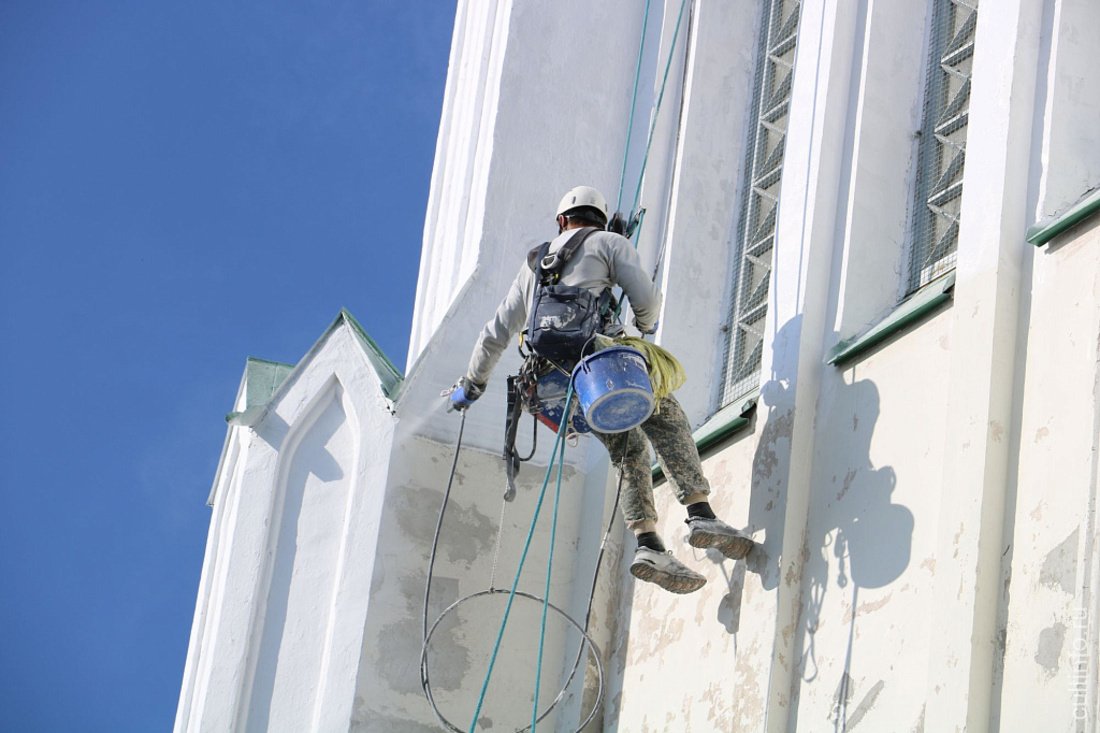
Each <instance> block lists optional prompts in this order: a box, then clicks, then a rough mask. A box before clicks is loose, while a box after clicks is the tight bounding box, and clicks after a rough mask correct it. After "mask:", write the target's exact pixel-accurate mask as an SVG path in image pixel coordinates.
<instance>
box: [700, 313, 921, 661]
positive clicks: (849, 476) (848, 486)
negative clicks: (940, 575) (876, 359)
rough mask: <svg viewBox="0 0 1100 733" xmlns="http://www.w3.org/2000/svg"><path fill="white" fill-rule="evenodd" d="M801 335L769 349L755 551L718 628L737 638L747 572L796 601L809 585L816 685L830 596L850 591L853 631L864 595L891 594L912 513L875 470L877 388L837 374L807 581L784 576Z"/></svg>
mask: <svg viewBox="0 0 1100 733" xmlns="http://www.w3.org/2000/svg"><path fill="white" fill-rule="evenodd" d="M800 328H801V319H800V318H796V319H793V320H791V321H789V322H788V323H787V324H786V325H785V326H784V327H783V328H781V329H780V330H779V332H778V333H777V334H776V336H775V338H774V339H773V341H772V343H771V344H765V346H766V347H770V348H771V349H772V351H773V353H772V357H773V358H772V364H773V371H772V374H771V378H770V379H769V380H768V381H766V382H765V383H764V384H763V385H762V386H761V389H760V399H759V403H758V407H757V413H756V420H763V425H762V426H761V427H760V438H759V441H758V443H757V447H756V451H755V454H754V456H753V463H752V477H751V493H750V499H749V512H748V522H747V527H746V530H747V531H748V532H751V533H752V535H753V538H754V539H755V540H756V542H757V544H756V545H755V546H754V547H753V550H752V551H751V552H750V553H749V555H748V557H747V558H746V559H745V561H744V562H738V563H735V564H734V565H733V567H732V568H730V573H729V575H728V577H727V581H728V582H729V587H730V590H729V593H728V594H727V595H726V597H725V598H724V599H723V601H722V603H721V604H720V608H719V612H718V619H719V621H720V622H721V623H723V625H725V627H726V629H727V630H728V631H729V632H730V633H733V632H736V631H737V627H738V626H739V612H740V606H741V596H742V593H743V589H744V584H745V577H746V573H752V574H755V575H757V576H759V578H760V583H761V585H762V586H763V588H764V589H765V590H774V589H776V588H777V587H778V586H779V584H780V583H785V584H786V585H787V586H788V591H791V592H797V591H798V590H799V584H801V588H802V591H803V593H804V597H803V599H802V609H801V613H800V619H801V622H800V624H799V629H798V633H799V646H798V647H797V648H799V649H801V650H802V653H803V672H804V674H809V675H811V677H812V675H816V662H815V661H814V659H813V657H814V647H813V634H814V633H816V630H817V625H818V615H819V613H820V610H821V607H822V602H823V600H824V597H825V592H826V590H827V589H828V588H829V587H830V585H831V584H835V586H836V587H837V588H841V589H845V592H848V591H849V590H850V591H851V593H852V596H853V600H852V612H851V616H852V622H853V624H854V617H855V615H856V614H857V612H856V605H855V603H856V598H857V594H858V589H859V588H860V587H863V588H877V587H882V586H884V585H887V584H888V583H890V582H892V581H893V580H895V579H897V578H898V577H899V576H900V575H901V573H902V572H903V571H904V570H905V568H906V567H907V566H908V564H909V556H910V550H911V546H912V535H913V514H912V512H910V511H909V509H907V508H906V507H904V506H901V505H899V504H895V503H893V502H892V498H891V495H892V493H893V490H894V487H895V485H896V483H897V477H896V476H895V473H894V470H893V468H891V467H890V466H882V467H877V468H876V467H875V466H874V464H873V463H872V461H871V456H870V448H871V437H872V435H873V433H874V429H875V424H876V422H877V420H878V415H879V395H878V388H877V387H876V386H875V384H874V382H872V381H870V380H866V379H864V380H859V379H856V380H854V381H851V382H849V381H847V380H845V379H843V378H841V375H839V374H838V375H836V376H837V379H836V380H835V381H831V382H830V383H829V384H827V385H823V389H822V393H821V395H822V396H821V398H820V401H819V403H818V405H817V415H816V419H815V437H814V442H815V445H814V447H813V448H814V450H813V456H814V459H813V460H814V465H813V474H812V475H811V477H810V487H811V488H810V491H811V496H810V497H809V515H808V518H807V521H806V530H807V537H806V543H805V545H804V546H803V561H804V564H803V566H802V572H801V573H798V572H797V570H794V568H797V565H791V564H790V563H788V564H787V565H788V567H790V568H792V569H789V570H787V571H786V573H787V575H788V576H790V577H781V573H782V572H783V569H782V568H783V563H782V551H783V539H784V528H785V525H786V522H787V507H788V486H789V482H790V475H791V438H792V435H793V430H794V422H795V405H794V401H795V400H794V394H795V390H794V381H795V376H796V375H795V374H794V373H793V371H794V369H795V365H796V363H797V360H796V359H795V358H794V354H795V353H796V349H797V346H798V340H799V336H800V334H799V330H800ZM821 447H825V448H827V449H828V450H825V451H822V450H820V448H821ZM800 490H805V489H800ZM830 556H831V557H832V558H833V559H835V568H836V571H835V575H836V577H835V579H830V571H831V566H830ZM727 567H728V564H727ZM849 586H850V588H849ZM806 635H809V637H810V638H809V642H808V643H807V642H806Z"/></svg>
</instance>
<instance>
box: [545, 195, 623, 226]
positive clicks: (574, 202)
mask: <svg viewBox="0 0 1100 733" xmlns="http://www.w3.org/2000/svg"><path fill="white" fill-rule="evenodd" d="M580 208H590V209H595V210H596V211H598V212H600V214H601V215H602V216H603V220H604V223H605V224H606V223H607V220H608V218H609V217H610V212H609V211H608V208H607V199H605V198H604V197H603V194H602V193H600V192H599V191H597V190H596V189H594V188H592V187H591V186H577V187H576V188H573V189H571V190H570V191H569V193H567V194H565V195H564V196H562V197H561V203H559V204H558V212H557V214H555V217H558V216H561V215H562V214H566V215H568V214H569V212H570V211H573V210H574V209H580Z"/></svg>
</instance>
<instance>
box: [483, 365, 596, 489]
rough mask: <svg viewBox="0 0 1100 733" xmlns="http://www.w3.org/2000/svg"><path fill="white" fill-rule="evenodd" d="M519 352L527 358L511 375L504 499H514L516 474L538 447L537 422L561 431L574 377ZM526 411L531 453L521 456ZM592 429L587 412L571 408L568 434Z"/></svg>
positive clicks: (505, 436) (506, 432) (505, 427)
mask: <svg viewBox="0 0 1100 733" xmlns="http://www.w3.org/2000/svg"><path fill="white" fill-rule="evenodd" d="M520 355H521V356H523V357H524V361H523V365H522V366H521V367H520V371H519V374H516V375H511V376H509V377H508V395H507V407H506V410H507V411H506V414H505V422H504V449H503V453H502V456H501V457H502V458H503V459H504V473H505V476H506V478H507V481H508V485H507V488H506V489H505V491H504V500H505V501H512V500H513V499H515V497H516V476H517V475H518V474H519V468H520V464H521V463H526V462H527V461H529V460H531V458H532V457H534V455H535V450H536V448H537V447H538V424H539V423H542V424H543V425H545V426H546V427H548V428H550V429H551V430H552V431H554V433H557V432H558V428H559V426H560V425H561V420H562V416H563V414H564V412H565V397H566V393H567V392H568V390H569V381H570V378H571V377H570V375H569V373H568V372H566V371H564V370H563V369H562V368H561V367H559V366H557V365H555V364H552V363H550V362H549V361H548V360H546V359H544V358H541V357H538V356H535V355H533V354H524V353H523V351H522V350H521V351H520ZM524 414H530V415H531V416H532V418H531V428H532V437H531V451H530V453H528V454H527V455H526V456H522V457H521V456H520V454H519V451H518V450H517V449H516V435H517V433H518V431H519V422H520V418H521V417H522V416H523V415H524ZM590 431H591V428H590V427H589V425H588V423H587V421H585V419H584V414H583V413H582V412H581V411H580V410H574V411H572V412H571V414H570V424H569V427H568V428H567V437H572V436H574V435H576V434H578V433H587V432H590Z"/></svg>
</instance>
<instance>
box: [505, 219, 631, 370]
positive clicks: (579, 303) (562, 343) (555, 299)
mask: <svg viewBox="0 0 1100 733" xmlns="http://www.w3.org/2000/svg"><path fill="white" fill-rule="evenodd" d="M598 231H600V230H599V229H598V228H596V227H585V228H583V229H578V230H576V233H575V234H573V236H571V237H570V238H569V240H568V241H567V242H566V243H565V244H564V245H562V247H561V249H559V250H558V251H557V252H550V242H543V243H542V244H541V245H539V246H538V247H535V248H534V249H532V250H531V251H530V252H528V253H527V265H528V267H530V268H531V270H532V271H533V272H534V273H535V287H534V288H533V291H534V292H533V293H532V295H531V305H530V308H529V309H528V319H527V331H526V334H527V336H526V339H527V347H528V348H529V349H531V351H533V352H534V353H536V354H538V355H539V356H542V357H545V358H547V359H549V360H551V361H553V362H558V363H560V362H569V367H570V368H572V365H573V364H575V363H576V362H577V361H578V360H579V359H580V353H581V350H582V349H583V348H584V346H585V344H587V343H588V342H589V341H590V340H591V339H592V337H593V336H594V335H596V334H597V333H598V332H600V330H601V327H603V326H604V325H606V323H607V322H609V321H610V319H611V318H612V314H613V313H614V312H615V310H616V308H617V304H616V302H615V298H614V296H613V295H612V294H611V290H610V289H609V288H605V289H604V291H603V292H601V293H600V294H599V295H594V294H593V293H592V292H591V291H590V290H588V289H587V288H582V287H577V286H573V285H562V284H561V283H560V280H561V272H562V268H564V267H565V264H566V263H567V262H569V260H570V259H571V258H572V257H573V255H574V254H575V253H576V251H577V250H578V249H579V248H580V246H581V245H582V244H583V243H584V241H585V240H586V239H588V237H590V236H591V235H593V234H595V233H596V232H598Z"/></svg>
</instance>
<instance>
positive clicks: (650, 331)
mask: <svg viewBox="0 0 1100 733" xmlns="http://www.w3.org/2000/svg"><path fill="white" fill-rule="evenodd" d="M659 325H661V322H660V321H654V322H653V325H652V326H650V327H649V328H648V329H645V328H642V326H641V324H639V323H638V321H637V320H635V321H634V327H635V328H637V329H638V330H639V331H641V333H642V335H643V336H652V335H653V334H655V333H657V326H659Z"/></svg>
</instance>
